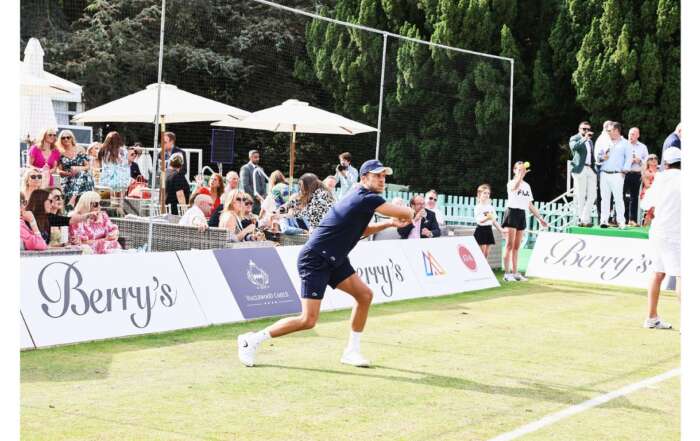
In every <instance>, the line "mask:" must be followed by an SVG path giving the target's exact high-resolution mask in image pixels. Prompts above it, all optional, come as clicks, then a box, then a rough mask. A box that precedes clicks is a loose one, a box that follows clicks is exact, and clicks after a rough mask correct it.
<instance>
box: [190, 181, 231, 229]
mask: <svg viewBox="0 0 700 441" xmlns="http://www.w3.org/2000/svg"><path fill="white" fill-rule="evenodd" d="M198 184H199V185H201V182H199V181H198ZM200 194H204V195H207V196H209V197H210V198H211V200H212V204H213V205H212V210H215V209H216V208H218V207H219V206H220V205H221V195H223V194H224V178H223V177H222V176H221V175H220V174H218V173H214V174H212V175H211V177H210V178H209V186H208V187H204V186H202V187H199V188H197V189H196V190H195V191H194V193H192V196H190V206H192V204H193V202H194V198H195V197H197V196H198V195H200ZM207 218H209V215H207Z"/></svg>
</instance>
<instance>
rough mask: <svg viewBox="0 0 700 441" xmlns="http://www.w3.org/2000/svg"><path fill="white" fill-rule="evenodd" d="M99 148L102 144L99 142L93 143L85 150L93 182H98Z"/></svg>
mask: <svg viewBox="0 0 700 441" xmlns="http://www.w3.org/2000/svg"><path fill="white" fill-rule="evenodd" d="M100 148H102V144H100V143H99V142H93V143H92V144H90V147H88V148H87V157H88V160H89V161H90V174H91V175H92V178H93V180H94V181H98V179H99V177H100V159H99V156H100Z"/></svg>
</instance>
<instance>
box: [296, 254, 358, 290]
mask: <svg viewBox="0 0 700 441" xmlns="http://www.w3.org/2000/svg"><path fill="white" fill-rule="evenodd" d="M297 269H298V270H299V277H301V298H302V299H316V300H321V299H322V298H323V294H324V293H325V292H326V286H327V285H328V286H330V287H331V288H334V289H335V288H336V287H337V286H338V285H339V284H340V282H342V281H343V280H345V279H347V278H348V277H350V276H352V275H353V274H355V269H354V268H353V267H352V265H350V260H349V259H348V258H347V257H346V258H345V259H344V260H343V261H342V262H341V263H340V264H339V265H338V264H336V265H333V266H331V262H329V261H328V260H327V259H324V258H323V257H321V256H320V255H319V254H317V253H315V252H313V251H311V250H308V249H306V248H302V250H301V253H299V259H298V260H297Z"/></svg>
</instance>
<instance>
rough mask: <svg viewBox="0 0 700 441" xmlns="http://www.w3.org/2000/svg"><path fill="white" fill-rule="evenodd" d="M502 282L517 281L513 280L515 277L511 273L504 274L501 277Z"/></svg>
mask: <svg viewBox="0 0 700 441" xmlns="http://www.w3.org/2000/svg"><path fill="white" fill-rule="evenodd" d="M503 281H504V282H515V281H517V279H516V278H515V275H513V274H511V273H506V274H505V275H504V276H503Z"/></svg>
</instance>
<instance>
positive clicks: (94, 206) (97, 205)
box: [90, 202, 100, 208]
mask: <svg viewBox="0 0 700 441" xmlns="http://www.w3.org/2000/svg"><path fill="white" fill-rule="evenodd" d="M99 206H100V203H99V202H90V208H97V207H99Z"/></svg>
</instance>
